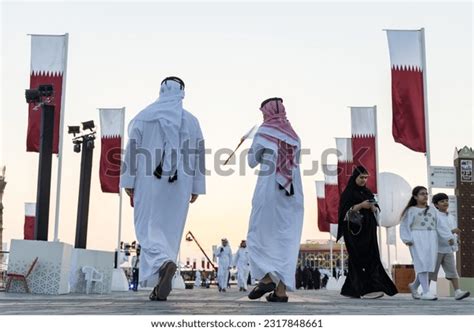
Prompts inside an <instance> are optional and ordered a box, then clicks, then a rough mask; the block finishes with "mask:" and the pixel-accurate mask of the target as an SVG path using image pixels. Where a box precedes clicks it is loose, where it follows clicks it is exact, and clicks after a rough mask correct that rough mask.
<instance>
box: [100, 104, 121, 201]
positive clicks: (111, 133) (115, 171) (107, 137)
mask: <svg viewBox="0 0 474 331" xmlns="http://www.w3.org/2000/svg"><path fill="white" fill-rule="evenodd" d="M99 113H100V142H101V149H100V168H99V177H100V186H101V188H102V192H110V193H119V192H120V189H119V182H120V163H121V155H122V154H121V150H122V137H123V130H124V121H125V108H106V109H104V108H102V109H99Z"/></svg>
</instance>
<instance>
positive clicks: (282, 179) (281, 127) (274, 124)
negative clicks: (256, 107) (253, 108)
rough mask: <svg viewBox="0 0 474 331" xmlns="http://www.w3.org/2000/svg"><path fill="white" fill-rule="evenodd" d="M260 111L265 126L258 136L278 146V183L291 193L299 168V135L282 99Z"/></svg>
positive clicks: (274, 99) (271, 101)
mask: <svg viewBox="0 0 474 331" xmlns="http://www.w3.org/2000/svg"><path fill="white" fill-rule="evenodd" d="M260 110H261V111H262V113H263V124H262V125H261V126H260V128H259V131H258V132H257V135H260V136H261V137H262V138H264V139H266V140H269V141H271V142H273V143H275V144H276V145H277V146H278V158H277V164H276V174H277V176H276V177H277V182H278V184H280V185H281V186H282V187H283V188H284V189H285V190H286V191H287V192H288V193H290V192H291V186H292V183H293V169H294V168H296V166H297V165H296V152H297V148H298V142H299V138H298V135H297V134H296V132H295V130H293V127H292V126H291V123H290V121H288V119H287V118H286V111H285V107H284V106H283V101H282V99H279V98H273V99H271V100H270V101H267V102H264V104H263V106H262V107H261V108H260Z"/></svg>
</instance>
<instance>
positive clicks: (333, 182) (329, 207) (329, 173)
mask: <svg viewBox="0 0 474 331" xmlns="http://www.w3.org/2000/svg"><path fill="white" fill-rule="evenodd" d="M323 168H324V195H325V200H326V216H327V218H326V221H327V222H328V223H333V224H337V223H338V219H337V218H338V212H339V187H338V185H337V164H328V165H324V166H323Z"/></svg>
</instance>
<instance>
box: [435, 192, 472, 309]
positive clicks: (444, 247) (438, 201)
mask: <svg viewBox="0 0 474 331" xmlns="http://www.w3.org/2000/svg"><path fill="white" fill-rule="evenodd" d="M432 202H433V205H434V206H435V207H436V209H437V217H438V226H439V227H440V228H444V232H450V233H452V234H453V240H452V241H450V242H449V243H448V244H446V243H445V242H444V241H443V240H442V239H441V238H439V237H438V259H437V261H436V266H435V270H434V272H433V273H430V280H432V281H436V280H437V279H438V271H439V268H440V266H442V267H443V270H444V273H445V274H446V279H448V280H450V281H451V283H452V284H453V287H454V298H455V299H456V300H462V299H464V298H467V297H468V296H469V295H470V294H471V293H470V292H467V291H462V290H461V288H460V287H459V276H458V273H457V270H456V262H455V259H454V252H456V251H457V250H458V244H457V243H458V238H457V235H458V234H459V233H461V230H459V229H458V228H457V227H456V223H455V221H454V218H453V216H452V215H451V214H450V213H449V212H448V209H449V197H448V195H447V194H445V193H438V194H435V195H434V196H433V199H432Z"/></svg>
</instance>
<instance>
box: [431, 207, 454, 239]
mask: <svg viewBox="0 0 474 331" xmlns="http://www.w3.org/2000/svg"><path fill="white" fill-rule="evenodd" d="M435 217H436V225H437V226H436V231H437V232H438V235H439V237H441V238H442V240H443V241H446V243H447V242H448V241H449V240H451V239H453V240H454V239H455V237H454V235H453V233H452V232H451V229H450V226H449V224H448V221H449V220H448V219H447V218H446V220H445V221H443V220H442V219H440V217H439V216H438V213H435Z"/></svg>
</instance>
